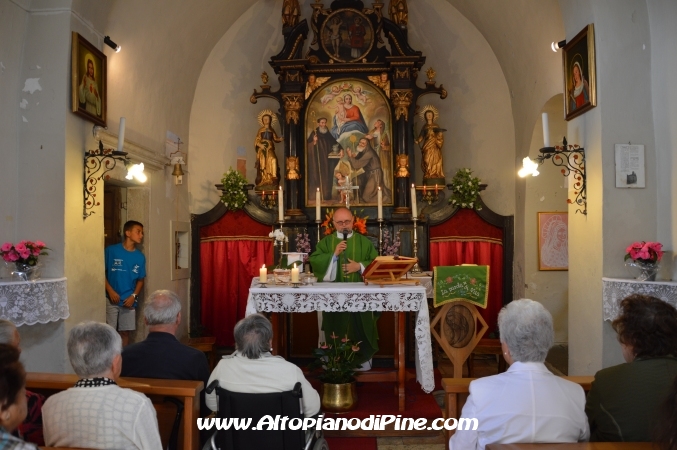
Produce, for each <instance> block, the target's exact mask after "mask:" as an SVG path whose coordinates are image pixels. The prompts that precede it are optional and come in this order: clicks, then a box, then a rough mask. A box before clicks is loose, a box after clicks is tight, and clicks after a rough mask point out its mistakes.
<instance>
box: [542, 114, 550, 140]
mask: <svg viewBox="0 0 677 450" xmlns="http://www.w3.org/2000/svg"><path fill="white" fill-rule="evenodd" d="M541 119H542V121H543V147H550V127H549V126H548V113H543V114H541Z"/></svg>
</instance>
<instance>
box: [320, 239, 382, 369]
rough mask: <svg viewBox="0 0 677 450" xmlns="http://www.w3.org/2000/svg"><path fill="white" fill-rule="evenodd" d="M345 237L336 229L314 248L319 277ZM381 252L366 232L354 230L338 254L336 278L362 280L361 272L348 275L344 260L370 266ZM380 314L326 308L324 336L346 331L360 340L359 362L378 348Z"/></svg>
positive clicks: (321, 276) (352, 338)
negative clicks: (344, 247)
mask: <svg viewBox="0 0 677 450" xmlns="http://www.w3.org/2000/svg"><path fill="white" fill-rule="evenodd" d="M342 240H343V239H341V238H339V237H338V236H337V234H336V233H334V234H331V235H329V236H327V237H325V238H324V239H322V240H321V241H320V242H318V244H317V247H315V251H314V252H313V253H312V255H310V265H311V266H312V268H313V272H314V274H315V276H316V277H317V279H318V280H320V281H323V280H324V276H325V274H326V273H327V269H328V268H329V264H330V263H331V260H332V258H333V257H334V249H335V248H336V246H337V245H338V244H339V243H340V242H341V241H342ZM377 256H378V252H377V251H376V248H374V244H372V243H371V241H370V240H369V239H368V238H366V237H365V236H363V235H361V234H359V233H357V232H355V231H353V234H352V236H350V237H349V238H348V247H347V248H346V250H345V251H344V252H343V253H341V255H339V256H338V261H336V262H335V263H334V264H335V265H336V279H335V280H334V281H336V282H361V281H362V275H360V273H358V272H356V273H351V274H349V275H345V274H344V273H343V270H341V267H342V264H343V263H344V262H345V263H347V262H348V259H352V260H353V261H356V262H358V263H361V264H362V265H363V266H364V267H367V266H368V265H369V264H370V263H371V262H372V261H373V260H374V258H376V257H377ZM380 316H381V313H380V312H379V311H369V312H360V313H351V312H325V313H322V330H323V331H324V334H325V338H326V339H327V340H328V341H329V340H330V339H331V338H330V336H331V334H332V333H334V334H335V335H336V336H339V337H343V336H345V335H346V334H347V335H348V338H350V340H351V341H352V342H353V343H357V342H361V343H360V352H359V355H360V356H361V358H359V360H358V362H360V363H362V362H365V361H368V360H369V359H371V357H372V356H374V353H376V352H377V351H378V329H377V328H376V322H377V320H378V318H379V317H380Z"/></svg>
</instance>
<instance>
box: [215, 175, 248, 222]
mask: <svg viewBox="0 0 677 450" xmlns="http://www.w3.org/2000/svg"><path fill="white" fill-rule="evenodd" d="M221 184H223V188H222V192H223V195H221V201H222V202H223V204H224V205H226V208H228V209H230V210H232V211H236V210H238V209H242V208H244V204H245V203H247V193H246V192H245V190H244V187H245V186H246V185H247V179H246V178H245V177H243V176H242V174H241V173H240V172H238V171H237V170H233V168H232V167H231V168H229V169H228V172H226V173H224V174H223V178H221Z"/></svg>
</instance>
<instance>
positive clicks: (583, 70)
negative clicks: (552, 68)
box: [562, 24, 597, 120]
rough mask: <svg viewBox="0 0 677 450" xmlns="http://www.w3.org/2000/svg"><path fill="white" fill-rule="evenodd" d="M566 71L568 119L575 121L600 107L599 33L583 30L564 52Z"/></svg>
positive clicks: (565, 93)
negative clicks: (597, 74) (596, 63)
mask: <svg viewBox="0 0 677 450" xmlns="http://www.w3.org/2000/svg"><path fill="white" fill-rule="evenodd" d="M562 66H563V67H564V118H565V119H566V120H571V119H573V118H574V117H576V116H579V115H581V114H583V113H584V112H586V111H588V110H589V109H592V108H594V107H595V106H597V84H596V76H595V30H594V26H593V24H590V25H588V26H586V27H585V28H583V30H581V32H580V33H578V34H577V35H576V36H575V37H574V38H573V39H572V40H570V41H569V42H567V43H566V45H565V46H564V48H563V51H562Z"/></svg>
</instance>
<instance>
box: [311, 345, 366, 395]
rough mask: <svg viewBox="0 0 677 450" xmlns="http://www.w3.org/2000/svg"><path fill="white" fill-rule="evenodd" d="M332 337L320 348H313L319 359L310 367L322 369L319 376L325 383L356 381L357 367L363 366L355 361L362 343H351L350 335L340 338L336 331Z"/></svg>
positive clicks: (314, 354)
mask: <svg viewBox="0 0 677 450" xmlns="http://www.w3.org/2000/svg"><path fill="white" fill-rule="evenodd" d="M330 337H331V339H332V341H331V342H322V343H321V344H320V347H319V348H316V349H314V350H313V356H315V358H317V359H316V360H315V361H313V362H312V363H311V364H310V366H308V368H309V369H311V370H315V369H322V373H321V374H320V375H319V376H318V378H319V379H320V381H321V382H323V383H333V384H343V383H350V382H352V381H354V376H355V369H357V368H358V367H360V366H361V364H360V363H356V362H355V358H356V356H357V352H359V351H360V343H359V342H358V343H356V344H353V343H351V342H350V339H348V336H345V337H343V338H341V339H339V337H338V336H336V335H335V334H334V333H332V334H331V336H330Z"/></svg>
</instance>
